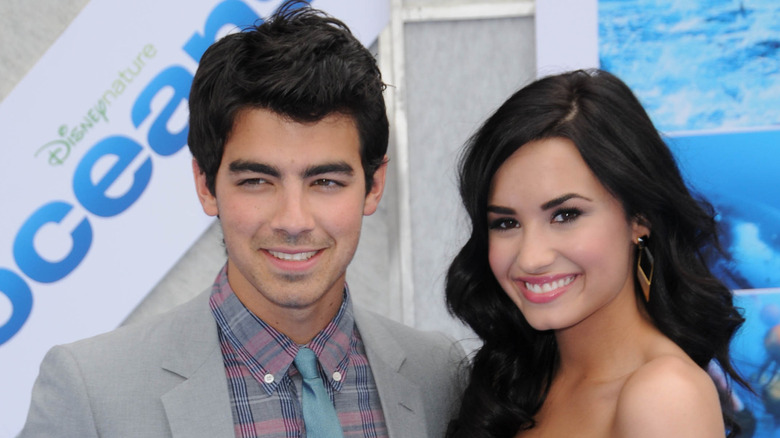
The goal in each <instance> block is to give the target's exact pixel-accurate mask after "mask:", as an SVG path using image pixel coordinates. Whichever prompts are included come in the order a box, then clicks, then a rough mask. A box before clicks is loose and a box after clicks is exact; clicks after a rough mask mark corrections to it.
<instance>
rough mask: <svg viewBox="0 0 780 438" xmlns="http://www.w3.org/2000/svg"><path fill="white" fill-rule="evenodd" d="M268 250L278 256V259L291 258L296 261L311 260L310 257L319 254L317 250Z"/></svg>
mask: <svg viewBox="0 0 780 438" xmlns="http://www.w3.org/2000/svg"><path fill="white" fill-rule="evenodd" d="M268 252H269V253H271V255H272V256H274V257H276V258H277V259H281V260H291V261H295V262H300V261H303V260H309V259H310V258H312V256H314V254H317V251H309V252H296V253H293V254H290V253H286V252H278V251H268Z"/></svg>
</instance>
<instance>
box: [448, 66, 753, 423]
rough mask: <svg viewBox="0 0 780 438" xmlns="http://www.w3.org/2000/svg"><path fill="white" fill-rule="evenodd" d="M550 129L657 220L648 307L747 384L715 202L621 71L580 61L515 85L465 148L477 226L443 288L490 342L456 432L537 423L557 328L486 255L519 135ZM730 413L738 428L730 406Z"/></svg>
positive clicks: (664, 328) (674, 333)
mask: <svg viewBox="0 0 780 438" xmlns="http://www.w3.org/2000/svg"><path fill="white" fill-rule="evenodd" d="M552 137H562V138H567V139H569V140H571V141H572V142H573V143H574V144H575V145H576V146H577V149H578V150H579V152H580V154H581V155H582V157H583V159H584V160H585V162H586V163H587V165H588V167H590V169H591V171H592V172H593V173H594V174H595V175H596V177H597V178H598V179H599V181H600V182H601V184H602V185H604V187H605V188H606V189H607V190H608V191H609V192H611V193H612V195H613V196H615V198H616V199H618V200H619V201H620V202H621V203H622V205H623V208H624V210H625V212H626V216H627V218H638V219H640V220H641V221H642V223H643V224H645V225H648V226H649V227H650V229H651V230H652V233H651V238H650V241H649V249H650V251H651V252H652V254H653V256H654V258H655V271H654V278H653V282H652V289H651V292H650V300H649V302H647V303H646V305H645V307H646V310H647V312H648V314H649V315H650V317H651V318H652V321H653V322H654V323H655V325H656V326H657V327H658V329H659V330H661V332H663V333H664V334H665V335H666V336H667V337H669V339H671V340H672V341H674V342H675V343H676V344H677V345H679V346H680V347H681V348H682V349H683V350H684V351H685V352H686V353H687V354H688V355H689V356H690V357H691V359H693V361H694V362H696V364H698V365H699V366H700V367H702V368H703V369H706V368H707V366H708V364H709V363H710V361H711V360H713V359H715V360H716V361H717V362H718V364H719V365H720V367H721V368H722V369H723V370H724V372H725V373H726V374H727V375H728V376H729V377H731V379H733V380H735V381H737V382H739V383H740V384H743V385H745V383H744V381H743V380H742V378H741V377H740V376H739V375H738V374H737V373H736V371H735V370H734V368H733V367H732V364H731V360H730V358H729V343H730V341H731V338H732V336H733V335H734V332H735V331H736V330H737V329H738V328H739V326H740V325H741V324H742V322H743V321H744V319H743V318H742V316H741V315H740V313H739V311H738V310H737V309H736V308H735V307H734V305H733V303H732V294H731V291H730V290H729V289H728V288H727V287H726V286H725V285H724V284H723V283H721V282H720V281H719V280H718V279H716V278H715V277H713V275H712V273H711V272H710V270H709V268H708V267H707V263H706V262H707V260H705V256H706V255H707V254H711V253H712V252H713V250H715V251H717V252H720V247H719V244H718V239H717V232H716V223H715V220H714V212H713V209H712V207H711V205H710V204H709V203H707V202H706V201H704V200H703V199H695V198H694V197H693V196H692V195H691V193H690V192H689V190H688V188H687V187H686V185H685V183H684V181H683V178H682V177H681V175H680V171H679V170H678V168H677V164H676V162H675V160H674V157H673V156H672V153H671V152H670V150H669V148H668V147H667V146H666V144H665V143H664V141H663V140H662V139H661V137H660V135H659V134H658V132H657V131H656V129H655V127H654V126H653V124H652V122H651V121H650V118H649V117H648V115H647V113H646V112H645V110H644V109H643V108H642V105H641V104H640V103H639V101H638V100H637V99H636V97H635V96H634V94H633V93H632V92H631V90H630V89H629V88H628V87H627V86H626V85H625V84H624V83H623V82H622V81H621V80H620V79H618V78H616V77H615V76H613V75H612V74H610V73H607V72H604V71H600V70H589V71H581V70H580V71H574V72H570V73H565V74H560V75H556V76H550V77H547V78H543V79H540V80H538V81H536V82H533V83H531V84H530V85H528V86H526V87H524V88H523V89H521V90H520V91H518V92H517V93H515V94H514V95H512V96H511V97H510V98H509V99H508V100H507V101H506V102H504V104H503V105H502V106H501V107H500V108H499V109H498V110H497V111H496V112H495V113H494V114H493V115H492V116H491V117H490V118H489V119H488V120H487V121H486V122H485V123H484V125H482V127H481V128H480V129H479V131H478V132H477V133H476V134H475V135H474V136H473V137H472V138H471V139H470V140H469V142H468V143H467V145H466V148H465V150H464V151H463V155H462V157H461V162H460V175H459V185H460V194H461V198H462V200H463V204H464V206H465V207H466V211H467V213H468V215H469V217H470V219H471V224H472V230H471V236H470V238H469V240H468V242H466V244H465V245H464V246H463V248H462V249H461V250H460V252H459V253H458V255H457V256H456V257H455V259H454V261H453V262H452V265H451V266H450V268H449V271H448V273H447V282H446V296H447V305H448V307H449V310H450V312H451V313H453V314H454V315H455V316H457V317H458V318H460V319H461V320H462V321H464V322H465V323H466V324H468V325H469V326H470V327H471V328H472V329H473V330H474V332H475V333H476V334H477V335H478V336H479V337H480V338H481V340H482V341H483V346H482V347H481V348H480V349H479V350H478V351H477V353H476V354H475V356H474V358H473V362H472V371H471V381H470V383H469V386H468V388H467V389H466V392H465V394H464V396H463V404H462V405H461V409H460V412H459V414H458V417H457V418H456V419H455V420H453V422H452V423H451V425H450V430H449V433H448V436H450V437H468V438H480V437H491V438H496V437H512V436H514V435H515V434H516V433H517V432H518V431H520V430H525V429H528V428H531V427H533V426H534V419H533V417H534V415H535V414H536V412H537V411H538V410H539V408H540V407H541V405H542V403H543V402H544V400H545V397H546V395H547V391H548V390H549V387H550V384H551V382H552V379H553V376H554V373H555V370H556V367H557V363H558V351H557V344H556V341H555V337H554V334H553V333H552V332H551V331H537V330H534V329H533V328H532V327H531V326H530V325H529V324H528V323H527V322H526V320H525V318H524V317H523V315H522V313H521V312H520V310H519V309H518V307H517V306H516V305H515V304H514V303H513V302H512V301H511V300H510V299H509V298H508V297H507V294H506V293H505V292H504V291H503V290H502V289H501V286H499V284H498V281H497V280H496V278H495V277H494V275H493V273H492V272H491V270H490V266H489V264H488V224H487V204H488V194H489V190H490V186H491V183H492V180H493V176H494V175H495V174H496V171H497V170H498V168H499V167H500V166H501V164H502V163H503V162H504V161H505V160H506V159H507V158H508V157H509V156H510V155H512V153H514V152H515V151H516V150H517V149H518V148H520V147H521V146H522V145H524V144H526V143H528V142H530V141H534V140H540V139H546V138H552ZM635 286H636V290H637V291H638V293H639V295H640V296H641V288H640V287H639V285H638V284H637V285H635ZM641 301H642V302H644V297H643V296H642V297H641ZM724 413H725V412H724ZM724 418H726V419H727V427H728V428H729V429H732V430H733V429H734V428H735V427H736V425H734V424H731V423H732V422H731V421H730V419H729V418H730V417H729V416H728V415H727V413H726V415H725V416H724Z"/></svg>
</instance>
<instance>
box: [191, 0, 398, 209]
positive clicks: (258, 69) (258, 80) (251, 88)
mask: <svg viewBox="0 0 780 438" xmlns="http://www.w3.org/2000/svg"><path fill="white" fill-rule="evenodd" d="M301 3H302V2H300V1H295V0H289V1H286V2H285V3H284V4H283V5H282V6H281V7H280V8H279V9H278V11H277V12H276V13H275V14H274V15H272V16H271V17H269V18H268V19H267V20H266V21H265V22H264V23H262V24H260V25H255V26H252V27H249V28H247V29H244V30H243V31H242V32H238V33H234V34H230V35H228V36H226V37H224V38H222V39H221V40H219V41H217V42H216V43H214V44H213V45H212V46H211V47H209V48H208V49H207V50H206V52H205V53H204V54H203V57H202V58H201V61H200V66H199V67H198V71H197V73H196V74H195V78H194V79H193V82H192V89H191V91H190V98H189V105H190V124H189V136H188V143H189V148H190V152H192V155H193V157H195V160H197V163H198V166H199V167H200V169H201V172H203V173H204V174H205V176H206V185H207V187H208V188H209V190H210V191H211V193H212V194H214V193H215V180H216V175H217V170H218V169H219V166H220V162H221V161H222V155H223V152H224V147H225V142H226V141H227V140H228V138H229V137H230V134H231V130H232V129H233V125H234V123H235V120H236V117H238V116H239V115H240V113H241V111H242V110H246V109H253V108H262V109H267V110H270V111H273V112H274V113H277V114H279V115H281V116H283V117H287V118H289V119H291V120H293V121H296V122H300V123H310V122H316V121H319V120H321V119H323V118H324V117H326V116H328V115H331V114H343V115H346V116H349V117H351V118H352V119H353V120H354V121H355V124H356V126H357V130H358V134H359V137H360V158H361V162H362V165H363V170H364V172H365V178H366V192H368V190H370V189H371V184H372V182H373V175H374V172H375V171H376V170H377V168H378V167H379V166H380V165H381V164H382V163H383V162H384V156H385V153H386V152H387V141H388V131H389V128H388V122H387V114H386V110H385V101H384V97H383V95H382V92H383V91H384V88H385V85H384V83H383V82H382V77H381V74H380V72H379V68H378V67H377V64H376V59H374V57H373V55H372V54H371V53H370V52H369V51H368V50H367V49H366V48H365V47H364V46H363V45H362V44H361V43H360V41H358V40H357V39H356V38H355V37H354V36H353V35H352V33H351V32H350V30H349V28H348V27H347V26H346V25H345V24H344V23H342V22H341V21H339V20H337V19H335V18H333V17H330V16H328V15H326V14H325V13H323V12H321V11H318V10H316V9H312V8H310V7H308V6H303V7H302V6H301Z"/></svg>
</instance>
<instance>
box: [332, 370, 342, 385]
mask: <svg viewBox="0 0 780 438" xmlns="http://www.w3.org/2000/svg"><path fill="white" fill-rule="evenodd" d="M333 380H335V381H337V382H341V373H340V372H338V371H336V372H335V373H333Z"/></svg>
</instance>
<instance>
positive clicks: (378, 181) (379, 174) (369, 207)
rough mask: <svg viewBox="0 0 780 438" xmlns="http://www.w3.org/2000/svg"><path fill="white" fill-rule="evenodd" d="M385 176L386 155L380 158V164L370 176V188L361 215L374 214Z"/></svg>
mask: <svg viewBox="0 0 780 438" xmlns="http://www.w3.org/2000/svg"><path fill="white" fill-rule="evenodd" d="M386 176H387V155H385V157H384V158H383V159H382V164H381V165H380V166H379V167H378V168H377V169H376V171H375V172H374V176H373V177H372V180H373V184H372V185H371V190H369V191H368V193H367V194H366V202H365V203H364V204H363V215H364V216H370V215H372V214H374V212H375V211H376V209H377V207H379V201H380V200H381V199H382V193H384V191H385V177H386Z"/></svg>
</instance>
